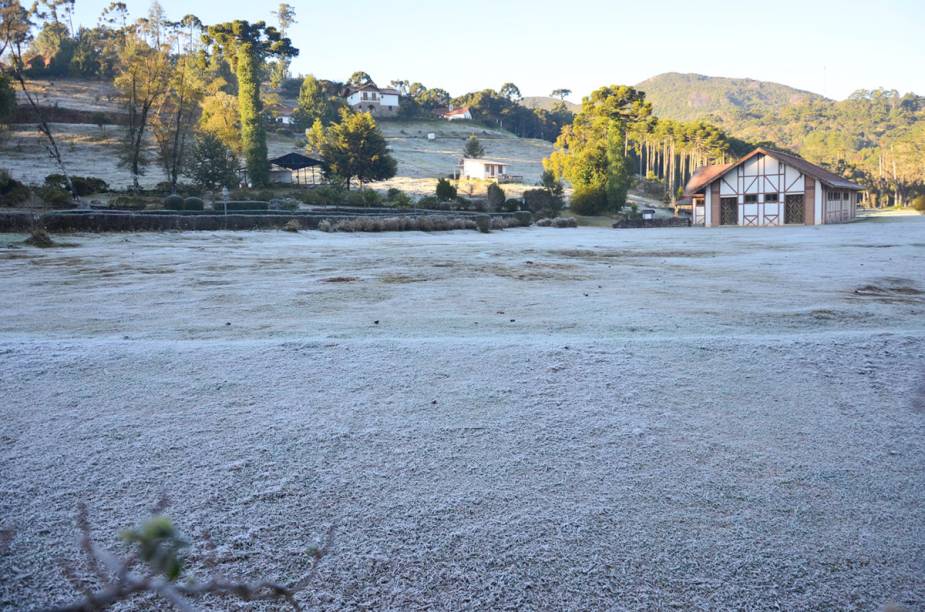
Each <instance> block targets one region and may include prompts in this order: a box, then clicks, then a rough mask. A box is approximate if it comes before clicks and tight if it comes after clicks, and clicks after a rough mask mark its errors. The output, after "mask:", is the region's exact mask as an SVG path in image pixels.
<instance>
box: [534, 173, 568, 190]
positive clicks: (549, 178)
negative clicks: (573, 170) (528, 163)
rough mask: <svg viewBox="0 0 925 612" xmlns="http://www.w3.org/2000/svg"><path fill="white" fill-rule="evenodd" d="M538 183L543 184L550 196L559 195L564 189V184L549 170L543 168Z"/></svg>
mask: <svg viewBox="0 0 925 612" xmlns="http://www.w3.org/2000/svg"><path fill="white" fill-rule="evenodd" d="M540 185H542V186H543V189H545V190H546V191H547V192H549V195H551V196H561V195H562V193H563V192H564V191H565V186H564V185H563V184H562V181H560V180H559V179H558V178H556V175H555V174H554V173H553V172H551V171H550V170H544V171H543V175H542V176H541V177H540Z"/></svg>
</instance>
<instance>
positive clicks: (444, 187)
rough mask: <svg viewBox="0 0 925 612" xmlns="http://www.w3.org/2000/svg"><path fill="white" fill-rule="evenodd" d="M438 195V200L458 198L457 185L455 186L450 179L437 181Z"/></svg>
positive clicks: (447, 200) (445, 200) (446, 200)
mask: <svg viewBox="0 0 925 612" xmlns="http://www.w3.org/2000/svg"><path fill="white" fill-rule="evenodd" d="M436 195H437V199H438V200H442V201H444V202H449V201H450V200H454V199H456V187H453V185H451V184H450V182H449V181H448V180H446V179H445V178H442V179H440V180H439V181H437V191H436Z"/></svg>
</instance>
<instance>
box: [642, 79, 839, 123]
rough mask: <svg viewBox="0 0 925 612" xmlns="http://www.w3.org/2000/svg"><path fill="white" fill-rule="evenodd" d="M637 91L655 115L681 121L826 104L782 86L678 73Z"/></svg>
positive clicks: (817, 97) (647, 82)
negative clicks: (642, 95)
mask: <svg viewBox="0 0 925 612" xmlns="http://www.w3.org/2000/svg"><path fill="white" fill-rule="evenodd" d="M636 88H637V89H640V90H642V91H644V92H645V94H646V99H648V100H649V101H651V102H652V107H653V110H654V111H655V114H656V115H658V116H659V117H665V118H667V119H677V120H680V121H692V120H695V119H707V118H710V117H713V118H717V119H723V120H727V121H728V120H730V119H738V120H741V119H744V118H747V117H760V116H764V115H766V114H768V113H769V112H777V111H781V110H783V109H784V108H786V107H788V106H800V105H804V104H807V103H810V102H821V101H826V100H827V99H826V98H825V97H823V96H820V95H819V94H814V93H812V92H809V91H803V90H800V89H794V88H793V87H788V86H787V85H781V84H780V83H771V82H768V81H756V80H754V79H730V78H726V77H710V76H704V75H702V74H681V73H679V72H666V73H665V74H660V75H658V76H654V77H652V78H650V79H646V80H645V81H643V82H642V83H639V84H638V85H637V86H636Z"/></svg>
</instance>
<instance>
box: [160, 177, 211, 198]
mask: <svg viewBox="0 0 925 612" xmlns="http://www.w3.org/2000/svg"><path fill="white" fill-rule="evenodd" d="M154 191H159V192H161V193H163V194H164V195H170V194H171V193H178V194H180V195H182V196H184V197H185V196H201V195H202V188H200V187H197V186H196V185H190V184H189V183H177V184H176V185H171V184H170V182H168V181H161V182H160V183H158V184H157V185H155V186H154Z"/></svg>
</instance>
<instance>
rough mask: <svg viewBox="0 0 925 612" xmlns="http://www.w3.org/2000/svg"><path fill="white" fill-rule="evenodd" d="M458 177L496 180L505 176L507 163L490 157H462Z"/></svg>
mask: <svg viewBox="0 0 925 612" xmlns="http://www.w3.org/2000/svg"><path fill="white" fill-rule="evenodd" d="M459 176H460V178H471V179H488V180H492V179H494V180H498V181H500V180H501V179H503V178H506V177H507V164H505V163H504V162H499V161H493V160H490V159H473V158H469V157H466V158H463V160H462V167H461V168H460V173H459Z"/></svg>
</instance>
